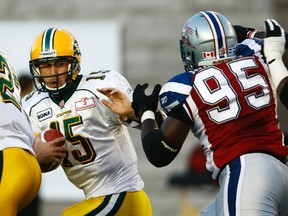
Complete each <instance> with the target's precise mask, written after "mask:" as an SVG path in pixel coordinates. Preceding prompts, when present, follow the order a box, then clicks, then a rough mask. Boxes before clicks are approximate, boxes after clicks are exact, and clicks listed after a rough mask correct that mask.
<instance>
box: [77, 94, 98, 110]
mask: <svg viewBox="0 0 288 216" xmlns="http://www.w3.org/2000/svg"><path fill="white" fill-rule="evenodd" d="M93 107H96V103H95V99H94V98H93V97H90V98H87V97H84V98H81V99H80V101H76V102H75V109H76V111H80V110H85V109H91V108H93Z"/></svg>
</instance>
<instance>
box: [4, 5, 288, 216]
mask: <svg viewBox="0 0 288 216" xmlns="http://www.w3.org/2000/svg"><path fill="white" fill-rule="evenodd" d="M201 10H214V11H218V12H220V13H222V14H223V15H225V16H226V17H227V18H228V19H229V20H230V21H231V22H232V23H233V24H240V25H244V26H250V27H255V28H257V29H259V30H263V22H264V20H265V19H267V18H274V19H276V20H277V21H278V22H279V23H280V24H281V25H282V26H283V27H284V28H285V29H287V31H288V19H287V10H288V1H287V0H241V1H239V0H177V1H170V0H169V1H168V0H157V1H155V0H145V1H139V0H121V1H118V0H97V1H96V0H85V1H78V0H69V1H68V0H49V1H43V0H37V1H35V0H20V1H19V0H1V7H0V29H1V30H0V31H1V34H0V47H2V48H3V50H4V51H5V52H6V53H7V55H8V57H9V58H10V59H11V61H12V64H13V65H14V66H15V69H16V70H17V71H18V73H19V75H22V74H29V72H28V71H29V65H28V61H29V50H30V46H31V43H32V41H33V39H34V38H35V37H36V35H37V34H38V33H40V32H41V31H43V30H44V29H46V28H48V27H51V26H55V27H60V28H64V29H66V30H68V31H70V32H71V33H72V34H73V35H74V36H75V37H76V39H77V40H78V43H79V45H80V49H81V51H82V57H83V58H82V73H88V72H91V71H96V70H103V69H112V70H117V71H119V72H120V73H122V74H123V75H125V76H126V78H127V79H128V80H129V81H130V83H131V85H132V87H133V88H134V87H135V86H136V84H137V83H144V82H148V83H150V84H151V85H150V86H151V87H152V86H154V84H156V83H160V84H163V83H164V82H166V81H167V80H168V79H169V78H170V77H171V76H173V75H174V74H176V73H180V72H182V71H183V66H182V62H181V58H180V54H179V47H178V39H179V36H180V32H181V30H182V26H183V24H184V23H185V22H186V20H187V19H188V18H189V17H191V16H192V15H193V14H194V13H197V12H199V11H201ZM278 109H279V118H280V123H281V124H280V125H281V128H282V130H283V131H284V132H287V131H288V126H287V122H288V115H287V114H285V112H286V110H285V109H284V108H283V107H282V105H281V104H279V107H278ZM130 131H131V135H132V138H133V140H134V143H135V147H136V150H137V154H138V158H139V171H140V174H141V175H142V177H143V179H144V181H145V190H146V192H147V193H148V195H149V197H150V200H151V202H152V206H153V209H154V215H155V216H167V215H168V216H174V215H175V216H184V215H190V216H191V215H197V214H198V212H199V209H201V208H202V207H203V206H205V205H206V204H208V203H209V202H210V201H211V200H212V199H213V197H214V195H215V193H216V191H217V188H216V187H215V186H214V185H213V184H193V183H191V184H184V185H181V183H179V182H178V183H179V184H178V185H177V183H176V184H171V182H170V181H169V180H170V179H171V176H172V175H174V173H181V172H185V171H186V169H187V163H188V162H187V160H188V157H189V154H190V151H191V148H193V145H194V146H195V145H197V140H196V139H195V138H194V137H193V136H190V137H188V139H187V140H186V143H185V145H184V147H183V149H182V150H181V152H180V155H179V156H178V157H177V158H176V159H175V161H173V162H172V163H171V164H170V165H169V166H167V167H165V168H155V167H153V166H152V165H151V164H150V163H149V162H148V161H147V160H146V158H145V155H144V154H143V149H142V146H141V143H140V132H139V131H136V130H130ZM39 197H40V207H39V208H40V210H39V212H40V214H39V216H40V215H41V216H54V215H55V216H57V215H60V213H61V211H62V209H63V208H65V207H67V206H69V205H71V204H72V203H74V202H77V201H79V200H81V199H83V195H82V192H81V191H79V190H78V189H76V188H74V186H73V185H71V184H70V183H69V181H68V180H67V179H66V177H65V176H64V175H63V173H62V170H61V168H59V169H57V170H56V171H53V172H51V173H47V174H44V175H43V184H42V188H41V191H40V194H39ZM32 216H33V215H32ZM35 216H36V215H35Z"/></svg>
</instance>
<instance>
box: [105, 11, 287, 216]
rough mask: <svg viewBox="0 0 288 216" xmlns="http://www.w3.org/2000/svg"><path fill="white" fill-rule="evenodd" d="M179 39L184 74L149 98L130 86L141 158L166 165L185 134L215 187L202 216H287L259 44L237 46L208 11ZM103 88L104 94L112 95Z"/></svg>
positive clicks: (283, 151) (280, 154)
mask: <svg viewBox="0 0 288 216" xmlns="http://www.w3.org/2000/svg"><path fill="white" fill-rule="evenodd" d="M271 29H273V28H271ZM271 31H272V30H271ZM181 36H182V37H181V39H180V50H181V56H182V59H183V63H184V66H185V70H186V71H185V72H184V73H181V74H178V75H176V76H174V77H173V78H171V79H170V80H169V81H168V82H167V83H166V84H164V85H163V87H162V89H161V91H160V88H159V87H160V86H159V85H156V86H155V88H154V91H153V93H152V94H151V95H145V89H146V88H147V84H144V85H137V86H136V88H135V89H134V93H133V102H132V107H133V109H134V111H135V114H136V116H138V117H141V123H142V124H141V140H142V144H143V148H144V151H145V153H146V156H147V158H148V160H149V161H150V162H151V163H152V164H153V165H155V166H157V167H163V166H166V165H168V164H169V163H170V162H171V161H173V159H174V158H175V157H176V156H177V154H178V153H179V151H180V150H181V147H182V145H183V142H184V140H185V139H186V137H187V134H188V133H189V131H192V132H193V133H194V135H195V136H196V137H197V138H198V139H199V141H200V143H201V145H202V147H203V150H204V152H205V155H206V168H207V169H208V170H209V171H211V173H212V178H213V179H214V180H216V181H218V183H219V185H220V190H219V193H218V194H217V196H216V199H215V202H214V203H213V204H211V205H210V206H209V208H208V209H206V210H205V211H203V212H202V215H210V216H211V215H217V216H228V215H229V216H236V215H239V216H240V215H245V216H247V215H275V216H276V215H278V216H287V215H288V205H287V199H288V166H287V165H286V164H285V162H286V161H285V159H286V157H287V155H288V147H287V146H285V145H284V142H283V134H282V132H281V130H280V129H279V121H278V119H277V113H276V102H275V101H276V100H275V92H274V87H273V85H272V83H271V81H270V75H269V70H268V66H267V64H266V63H265V59H263V55H262V54H263V52H262V51H263V50H262V51H261V41H260V40H257V39H248V40H245V41H243V43H242V44H240V45H239V46H238V45H237V37H236V33H235V30H234V28H233V26H232V24H231V23H230V22H229V21H228V20H227V18H225V17H224V16H223V15H221V14H219V13H216V12H212V11H202V12H200V13H197V14H195V15H194V16H192V17H191V18H190V19H189V20H187V22H186V23H185V25H184V27H183V31H182V35H181ZM270 36H273V34H270ZM268 39H269V38H268ZM265 40H266V39H265ZM272 41H273V40H272ZM262 42H263V41H262ZM266 43H267V42H266ZM281 45H283V43H282V44H281ZM273 49H276V51H275V50H274V54H273V52H272V53H269V54H268V55H267V56H266V57H267V60H268V61H269V62H270V58H271V59H272V60H273V59H274V58H276V57H274V56H273V55H276V56H277V58H280V57H281V55H277V49H278V47H277V46H276V48H275V47H274V48H273V45H271V46H270V50H272V51H273ZM236 51H237V52H236ZM267 52H271V51H267ZM275 53H276V54H275ZM265 54H266V52H265ZM271 55H272V57H273V58H272V57H271ZM268 56H270V57H269V58H268ZM279 56H280V57H279ZM269 62H268V63H269ZM270 64H271V63H270ZM272 64H273V63H272ZM275 73H276V72H275ZM104 91H106V93H107V95H108V96H109V94H108V93H109V91H110V94H112V93H113V91H114V94H115V92H117V91H116V90H111V89H104V90H103V91H102V92H104ZM111 92H112V93H111ZM158 93H159V100H160V104H161V107H162V109H163V110H164V111H165V112H166V114H167V116H168V117H167V118H166V119H165V120H164V122H163V123H162V125H161V126H159V125H157V122H156V121H155V110H156V109H157V103H158ZM117 94H120V93H119V92H117ZM107 102H108V101H107ZM112 102H113V101H112ZM118 103H119V102H118ZM126 110H130V108H129V107H127V109H126ZM120 114H121V113H120Z"/></svg>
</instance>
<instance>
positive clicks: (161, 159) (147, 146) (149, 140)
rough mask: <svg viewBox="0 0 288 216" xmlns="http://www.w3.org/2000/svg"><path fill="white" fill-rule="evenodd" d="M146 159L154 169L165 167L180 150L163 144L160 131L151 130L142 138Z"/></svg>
mask: <svg viewBox="0 0 288 216" xmlns="http://www.w3.org/2000/svg"><path fill="white" fill-rule="evenodd" d="M142 144H143V149H144V152H145V154H146V157H147V159H148V160H149V162H150V163H151V164H153V165H154V166H156V167H164V166H167V165H168V164H169V163H170V162H171V161H173V160H174V158H175V157H176V156H177V155H178V153H179V151H180V149H178V148H175V147H171V145H169V144H168V143H166V142H165V140H164V137H163V135H162V133H161V130H158V129H155V130H151V131H150V132H149V133H147V134H146V136H145V137H143V138H142Z"/></svg>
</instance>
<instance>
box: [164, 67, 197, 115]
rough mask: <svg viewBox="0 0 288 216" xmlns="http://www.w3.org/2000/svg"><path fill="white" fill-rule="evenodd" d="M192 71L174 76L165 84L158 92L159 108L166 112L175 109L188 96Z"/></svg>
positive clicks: (191, 81)
mask: <svg viewBox="0 0 288 216" xmlns="http://www.w3.org/2000/svg"><path fill="white" fill-rule="evenodd" d="M192 79H193V71H189V72H184V73H181V74H179V75H176V76H175V77H173V78H172V79H170V80H169V81H168V82H167V83H165V84H164V85H163V87H162V89H161V91H160V94H159V98H160V104H161V108H162V109H163V110H164V111H165V112H166V113H168V112H170V111H171V110H173V109H177V108H178V107H179V106H180V105H182V103H183V102H184V101H185V99H186V98H187V97H188V96H189V95H190V92H191V89H192V83H193V80H192Z"/></svg>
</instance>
